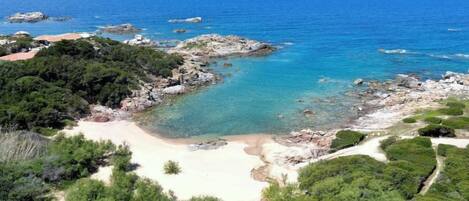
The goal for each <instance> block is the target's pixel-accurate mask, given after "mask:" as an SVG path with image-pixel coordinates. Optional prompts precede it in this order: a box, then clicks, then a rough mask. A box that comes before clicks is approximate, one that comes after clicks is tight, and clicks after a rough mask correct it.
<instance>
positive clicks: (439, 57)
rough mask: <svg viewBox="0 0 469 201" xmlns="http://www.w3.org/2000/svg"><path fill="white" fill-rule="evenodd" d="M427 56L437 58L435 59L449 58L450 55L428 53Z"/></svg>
mask: <svg viewBox="0 0 469 201" xmlns="http://www.w3.org/2000/svg"><path fill="white" fill-rule="evenodd" d="M428 56H430V57H433V58H437V59H451V56H448V55H444V54H443V55H439V54H428Z"/></svg>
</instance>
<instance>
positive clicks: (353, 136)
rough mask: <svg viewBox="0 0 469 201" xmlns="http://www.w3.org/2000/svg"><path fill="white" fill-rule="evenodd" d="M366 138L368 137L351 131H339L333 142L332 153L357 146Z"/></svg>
mask: <svg viewBox="0 0 469 201" xmlns="http://www.w3.org/2000/svg"><path fill="white" fill-rule="evenodd" d="M365 136H366V135H365V134H363V133H360V132H356V131H351V130H342V131H339V132H337V134H336V138H335V139H334V140H333V141H332V145H331V149H332V151H337V150H340V149H345V148H347V147H352V146H355V145H357V144H358V143H360V142H361V141H362V140H363V139H365Z"/></svg>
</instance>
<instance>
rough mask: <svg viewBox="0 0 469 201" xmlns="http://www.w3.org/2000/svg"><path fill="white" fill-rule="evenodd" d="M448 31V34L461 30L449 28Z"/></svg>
mask: <svg viewBox="0 0 469 201" xmlns="http://www.w3.org/2000/svg"><path fill="white" fill-rule="evenodd" d="M448 31H449V32H460V31H462V30H461V29H455V28H449V29H448Z"/></svg>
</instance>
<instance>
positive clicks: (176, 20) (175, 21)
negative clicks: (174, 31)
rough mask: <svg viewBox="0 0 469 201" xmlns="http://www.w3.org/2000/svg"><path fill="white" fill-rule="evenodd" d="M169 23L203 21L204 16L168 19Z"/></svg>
mask: <svg viewBox="0 0 469 201" xmlns="http://www.w3.org/2000/svg"><path fill="white" fill-rule="evenodd" d="M168 22H169V23H201V22H202V17H192V18H187V19H172V20H168Z"/></svg>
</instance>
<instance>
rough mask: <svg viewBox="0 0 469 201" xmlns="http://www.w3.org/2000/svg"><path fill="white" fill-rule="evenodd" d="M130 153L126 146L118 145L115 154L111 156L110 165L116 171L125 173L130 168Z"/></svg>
mask: <svg viewBox="0 0 469 201" xmlns="http://www.w3.org/2000/svg"><path fill="white" fill-rule="evenodd" d="M131 158H132V152H131V151H130V149H129V146H127V145H119V147H118V148H117V150H116V152H115V153H114V155H113V156H112V158H111V159H112V160H111V163H112V165H113V166H114V168H116V169H117V170H121V171H127V170H128V169H129V168H130V159H131Z"/></svg>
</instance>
